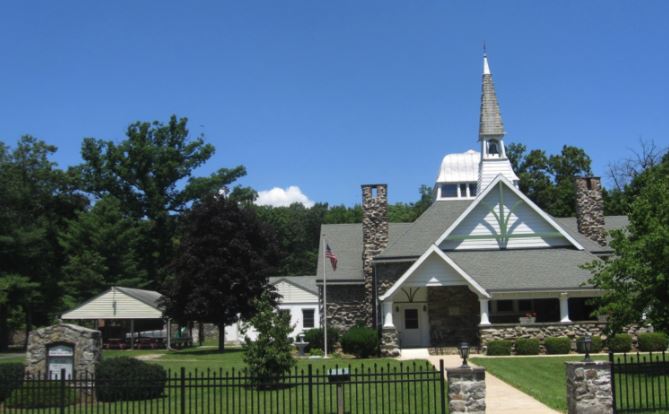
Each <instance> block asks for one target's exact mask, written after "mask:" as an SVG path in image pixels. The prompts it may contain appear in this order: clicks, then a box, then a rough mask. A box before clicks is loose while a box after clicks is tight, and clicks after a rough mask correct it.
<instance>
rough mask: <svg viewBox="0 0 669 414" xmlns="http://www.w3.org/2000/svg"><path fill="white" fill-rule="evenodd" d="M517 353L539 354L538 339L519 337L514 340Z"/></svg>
mask: <svg viewBox="0 0 669 414" xmlns="http://www.w3.org/2000/svg"><path fill="white" fill-rule="evenodd" d="M516 354H517V355H539V340H538V339H533V338H519V339H517V340H516Z"/></svg>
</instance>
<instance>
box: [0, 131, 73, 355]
mask: <svg viewBox="0 0 669 414" xmlns="http://www.w3.org/2000/svg"><path fill="white" fill-rule="evenodd" d="M55 152H56V147H54V146H52V145H48V144H46V143H45V142H43V141H40V140H38V139H36V138H33V137H31V136H24V137H21V139H20V140H19V141H18V143H17V145H16V147H15V148H13V149H11V148H9V147H8V146H6V145H5V144H4V143H0V350H1V349H6V347H7V345H8V326H9V322H10V321H9V318H10V317H11V316H12V315H19V314H20V315H22V317H24V318H25V320H24V321H23V324H24V325H25V327H26V329H27V330H28V329H30V325H31V324H32V323H33V322H35V323H39V324H42V323H48V322H49V321H50V320H51V319H52V316H53V315H54V313H55V312H57V311H58V310H59V307H60V303H59V301H58V300H57V299H58V298H59V297H60V294H61V291H60V289H59V286H58V280H59V278H60V273H59V270H60V268H61V265H62V263H63V261H64V255H63V253H62V251H61V249H60V247H59V245H58V240H57V235H58V233H59V232H60V231H61V229H62V228H63V227H64V226H65V223H66V220H67V219H69V218H72V217H74V215H75V214H76V212H77V211H79V210H80V209H81V208H83V207H84V206H85V205H86V200H85V199H84V198H83V197H82V196H80V195H79V194H77V192H76V189H75V187H74V184H73V182H74V181H73V180H72V177H70V176H68V175H67V174H66V173H65V172H63V171H62V170H60V169H58V167H57V165H56V164H55V163H54V162H52V161H51V160H50V157H51V156H52V155H53V153H55ZM54 299H55V300H54ZM17 325H18V324H17Z"/></svg>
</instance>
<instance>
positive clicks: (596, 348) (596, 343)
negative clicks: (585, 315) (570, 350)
mask: <svg viewBox="0 0 669 414" xmlns="http://www.w3.org/2000/svg"><path fill="white" fill-rule="evenodd" d="M584 339H585V337H583V336H581V337H579V338H577V339H576V352H578V353H581V354H585V348H584V345H583V340H584ZM590 339H591V340H592V344H591V345H590V353H591V354H596V353H598V352H602V349H603V348H604V342H603V341H602V338H600V337H599V336H591V337H590Z"/></svg>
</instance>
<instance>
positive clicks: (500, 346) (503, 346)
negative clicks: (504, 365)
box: [486, 340, 513, 355]
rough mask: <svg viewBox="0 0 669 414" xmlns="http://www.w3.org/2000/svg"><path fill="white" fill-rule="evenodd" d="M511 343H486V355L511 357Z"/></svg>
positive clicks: (503, 341) (499, 341)
mask: <svg viewBox="0 0 669 414" xmlns="http://www.w3.org/2000/svg"><path fill="white" fill-rule="evenodd" d="M512 347H513V342H511V341H505V340H497V341H490V342H488V350H487V351H486V353H487V354H488V355H511V348H512Z"/></svg>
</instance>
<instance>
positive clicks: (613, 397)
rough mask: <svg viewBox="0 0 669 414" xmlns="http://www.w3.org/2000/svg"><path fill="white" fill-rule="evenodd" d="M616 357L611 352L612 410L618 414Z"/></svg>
mask: <svg viewBox="0 0 669 414" xmlns="http://www.w3.org/2000/svg"><path fill="white" fill-rule="evenodd" d="M614 359H615V358H614V355H613V352H611V351H609V363H610V370H611V400H612V401H611V404H612V407H611V409H612V410H613V414H615V413H616V406H617V405H616V370H615V361H614Z"/></svg>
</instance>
